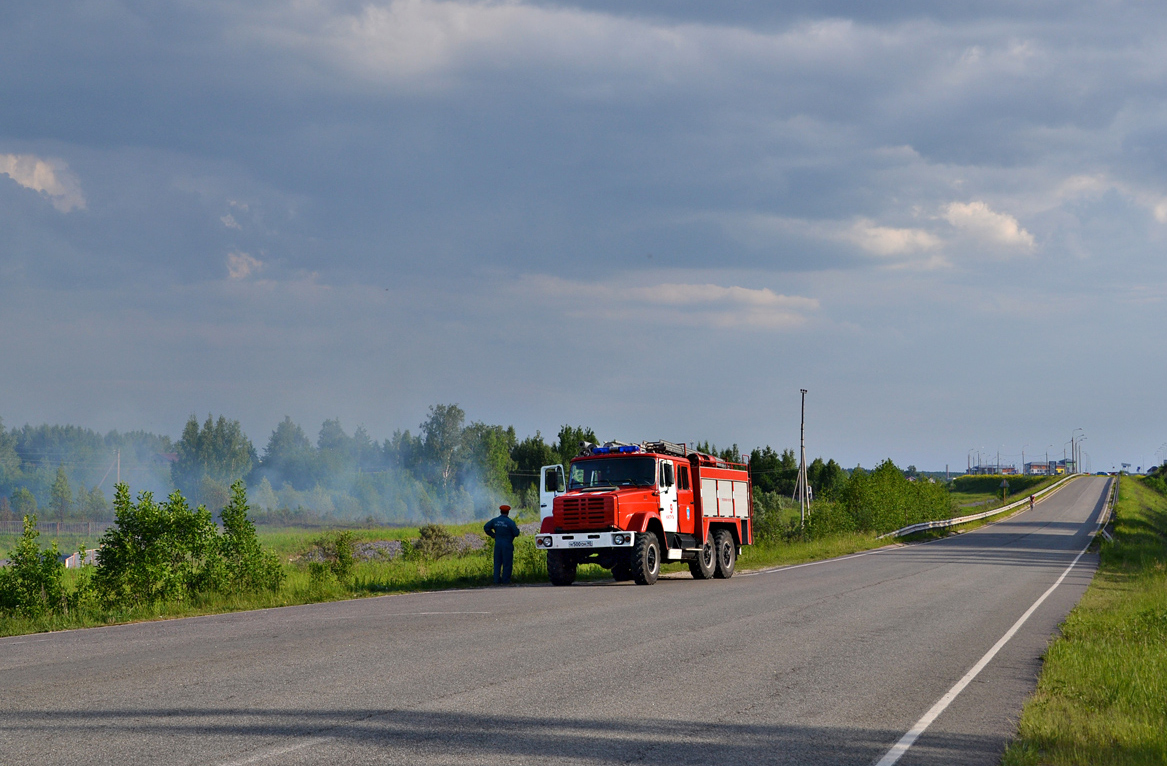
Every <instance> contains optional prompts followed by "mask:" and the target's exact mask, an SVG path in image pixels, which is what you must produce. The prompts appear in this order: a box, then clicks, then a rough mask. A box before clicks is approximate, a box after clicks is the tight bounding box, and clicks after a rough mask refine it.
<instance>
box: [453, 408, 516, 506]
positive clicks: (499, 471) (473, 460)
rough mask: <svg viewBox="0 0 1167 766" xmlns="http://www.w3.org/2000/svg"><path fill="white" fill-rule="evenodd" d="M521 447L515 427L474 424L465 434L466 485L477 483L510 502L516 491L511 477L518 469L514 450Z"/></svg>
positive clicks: (464, 473) (463, 472)
mask: <svg viewBox="0 0 1167 766" xmlns="http://www.w3.org/2000/svg"><path fill="white" fill-rule="evenodd" d="M517 443H518V441H517V439H516V438H515V428H514V426H510V427H508V428H503V427H502V426H489V425H487V424H485V423H479V422H474V423H471V424H470V425H469V426H467V427H466V428H465V429H464V430H463V431H462V444H463V460H464V462H463V468H462V477H461V478H462V483H463V484H467V483H471V482H474V481H475V480H477V481H478V482H480V483H481V484H482V486H484V487H486V488H487V489H489V490H491V491H493V493H494V495H495V496H497V497H504V498H509V497H510V494H511V491H512V487H511V480H510V473H511V471H513V470H515V467H516V463H515V461H514V460H513V459H512V458H511V450H513V449H514V448H515V445H516V444H517ZM492 499H493V498H492ZM480 510H492V509H490V508H485V509H480Z"/></svg>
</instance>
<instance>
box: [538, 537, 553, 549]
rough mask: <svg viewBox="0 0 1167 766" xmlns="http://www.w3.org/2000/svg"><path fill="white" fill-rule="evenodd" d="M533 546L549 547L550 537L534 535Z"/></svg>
mask: <svg viewBox="0 0 1167 766" xmlns="http://www.w3.org/2000/svg"><path fill="white" fill-rule="evenodd" d="M535 546H536V547H538V548H550V547H551V538H550V537H536V538H535Z"/></svg>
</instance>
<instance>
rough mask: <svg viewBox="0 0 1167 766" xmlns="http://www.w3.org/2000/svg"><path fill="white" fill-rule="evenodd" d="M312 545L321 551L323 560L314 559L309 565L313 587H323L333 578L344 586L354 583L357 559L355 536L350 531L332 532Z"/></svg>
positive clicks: (350, 585) (347, 586)
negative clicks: (354, 553)
mask: <svg viewBox="0 0 1167 766" xmlns="http://www.w3.org/2000/svg"><path fill="white" fill-rule="evenodd" d="M312 545H313V546H314V547H315V548H316V549H317V550H318V551H320V554H321V555H322V556H323V558H324V560H323V561H313V562H311V563H309V565H308V571H309V573H310V575H311V579H312V584H313V587H316V588H321V587H324V586H325V585H327V584H328V583H329V582H330V581H331V580H335V581H336V582H338V583H340V585H341V586H342V587H344V588H350V587H352V584H353V571H354V570H355V569H356V565H357V560H356V558H355V557H354V556H353V552H354V548H355V545H354V537H353V533H352V532H349V531H347V530H346V531H344V532H332V533H329V534H327V535H324V536H323V537H321V538H318V539H317V540H315V541H314V542H313V543H312Z"/></svg>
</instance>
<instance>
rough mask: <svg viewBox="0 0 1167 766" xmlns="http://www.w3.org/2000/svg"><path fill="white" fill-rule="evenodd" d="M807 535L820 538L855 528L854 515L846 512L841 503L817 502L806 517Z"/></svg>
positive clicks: (852, 530) (851, 530)
mask: <svg viewBox="0 0 1167 766" xmlns="http://www.w3.org/2000/svg"><path fill="white" fill-rule="evenodd" d="M806 526H807V535H808V536H809V537H811V538H822V537H826V536H828V535H835V534H840V533H844V532H854V531H855V530H856V528H857V527H856V523H855V517H854V516H852V515H851V514H850V513H848V512H847V509H846V507H844V506H843V504H842V503H831V502H823V501H820V502H817V503H815V504H814V507H813V508H812V509H811V514H810V518H809V519H807V522H806Z"/></svg>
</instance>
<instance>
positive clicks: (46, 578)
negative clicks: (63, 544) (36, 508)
mask: <svg viewBox="0 0 1167 766" xmlns="http://www.w3.org/2000/svg"><path fill="white" fill-rule="evenodd" d="M38 537H40V532H38V531H37V528H36V516H35V515H34V516H25V517H24V533H23V534H22V535H21V536H20V541H19V542H18V543H17V544H16V549H15V550H14V551H13V552H12V555H11V559H10V560H9V565H8V566H7V567H5V568H3V569H0V612H2V613H4V614H7V615H18V616H20V617H32V618H37V617H42V616H44V615H47V614H54V613H58V612H64V611H66V610H67V608H68V603H67V599H66V597H65V585H64V575H65V565H64V564H63V563H61V561H60V555H59V552H58V550H57V544H56V543H55V542H54V543H53V544H52V545H51V546H50V547H49V549H48V550H45V551H42V550H41V547H40V543H39V542H38V541H37V538H38Z"/></svg>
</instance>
